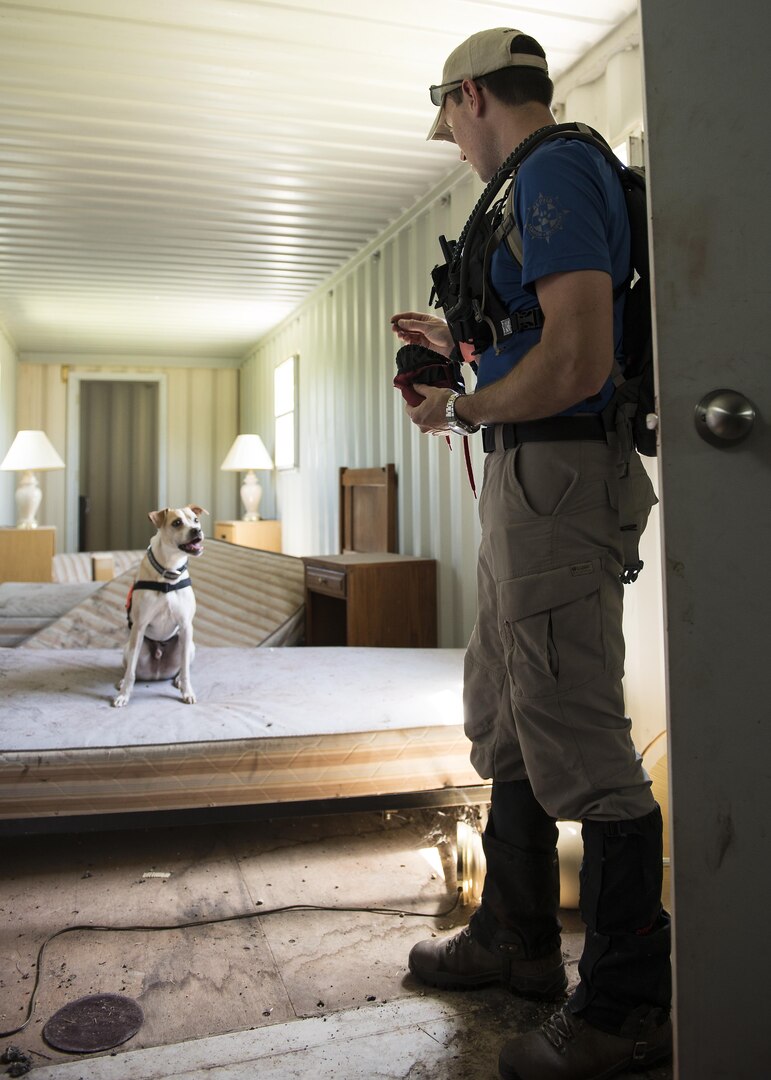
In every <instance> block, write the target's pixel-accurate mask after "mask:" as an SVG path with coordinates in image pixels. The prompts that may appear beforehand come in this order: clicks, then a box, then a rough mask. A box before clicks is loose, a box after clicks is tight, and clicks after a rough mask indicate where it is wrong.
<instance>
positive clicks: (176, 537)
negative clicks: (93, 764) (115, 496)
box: [113, 506, 207, 708]
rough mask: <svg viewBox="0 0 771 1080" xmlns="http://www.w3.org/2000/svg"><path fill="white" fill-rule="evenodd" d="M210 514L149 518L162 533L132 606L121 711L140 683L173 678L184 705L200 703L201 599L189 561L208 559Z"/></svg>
mask: <svg viewBox="0 0 771 1080" xmlns="http://www.w3.org/2000/svg"><path fill="white" fill-rule="evenodd" d="M206 513H207V511H206V510H204V509H203V508H202V507H200V506H185V507H183V508H182V509H181V510H173V509H168V508H167V509H165V510H153V511H151V512H150V513H149V514H148V515H147V516H148V517H149V518H150V521H152V523H153V525H155V527H156V528H157V530H158V532H157V533H156V534H155V536H154V537H153V538H152V540H151V541H150V545H149V547H148V548H147V554H146V555H145V557H144V558H143V559H142V562H141V563H140V564H139V570H138V573H137V578H136V581H135V582H134V584H133V585H132V587H131V591H130V592H129V595H128V600H127V601H126V610H127V613H128V620H129V627H130V628H131V633H130V635H129V640H128V644H127V645H126V649H125V651H124V654H123V660H124V663H125V671H124V674H123V678H122V679H121V681H120V682H119V683H118V687H117V689H118V696H117V697H116V698H115V700H114V701H113V705H115V706H117V707H118V708H120V707H121V706H122V705H128V701H129V698H130V697H131V691H132V689H133V688H134V682H135V681H136V679H137V678H139V679H141V680H151V681H155V680H160V679H173V680H174V685H175V686H176V688H177V689H178V690H179V691H181V693H182V700H183V701H184V702H185V703H186V704H188V705H194V704H195V694H194V693H193V688H192V686H191V685H190V664H191V662H192V659H193V655H194V653H195V647H194V645H193V616H194V615H195V596H194V595H193V590H192V587H191V582H190V574H189V573H188V571H187V560H188V556H189V555H193V556H198V555H202V554H203V532H202V531H201V524H200V521H199V518H200V516H201V514H206Z"/></svg>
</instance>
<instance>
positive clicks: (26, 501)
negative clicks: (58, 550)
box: [16, 471, 43, 529]
mask: <svg viewBox="0 0 771 1080" xmlns="http://www.w3.org/2000/svg"><path fill="white" fill-rule="evenodd" d="M42 498H43V492H42V491H41V490H40V484H38V482H37V477H36V476H35V474H34V473H33V472H29V471H27V472H23V473H22V474H21V479H20V480H19V486H18V487H17V488H16V527H17V528H19V529H36V528H37V520H36V517H35V515H36V514H37V512H38V508H39V507H40V501H41V499H42Z"/></svg>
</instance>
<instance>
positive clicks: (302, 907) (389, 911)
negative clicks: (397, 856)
mask: <svg viewBox="0 0 771 1080" xmlns="http://www.w3.org/2000/svg"><path fill="white" fill-rule="evenodd" d="M460 896H461V889H460V888H459V889H458V891H457V893H456V895H455V903H454V904H453V905H452V907H449V908H447V910H446V911H403V910H401V909H400V908H386V907H382V908H380V907H326V906H324V905H323V904H287V905H286V906H284V907H276V908H267V909H265V910H264V911H244V912H241V913H240V914H238V915H222V916H219V917H218V918H216V919H199V920H195V921H193V922H183V923H171V924H170V925H168V926H97V925H95V924H93V923H83V924H79V925H77V926H65V927H63V928H62V929H61V930H56V931H55V932H54V933H53V934H49V935H48V937H47V938H46V939H45V941H44V942H43V944H42V945H41V946H40V948H39V949H38V953H37V961H36V964H35V984H34V986H33V987H32V995H31V997H30V999H29V1006H28V1008H27V1019H26V1020H25V1021H24V1023H23V1024H22V1025H21V1027H17V1028H13V1029H12V1030H11V1031H0V1039H5V1038H7V1037H8V1036H9V1035H18V1033H19V1032H20V1031H24V1028H25V1027H26V1026H27V1024H28V1023H29V1022H30V1020H31V1019H32V1016H33V1013H34V1011H35V1001H36V999H37V992H38V989H39V987H40V973H41V968H42V962H43V953H44V952H45V950H46V946H47V945H49V944H50V942H52V941H53V940H54V938H58V937H61V936H62V935H63V934H74V933H75V931H76V930H96V931H102V932H104V931H107V932H109V933H115V934H120V933H125V932H126V931H128V930H131V931H133V932H134V933H136V931H138V930H141V931H158V930H190V929H192V928H194V927H198V926H214V925H215V924H217V923H228V922H239V921H243V920H244V919H262V918H264V917H265V916H266V915H279V914H281V913H282V912H284V911H341V912H349V913H350V912H354V913H359V914H365V915H398V916H400V917H402V918H403V917H404V916H405V915H407V916H412V917H414V918H419V919H444V918H446V917H447V916H448V915H452V913H453V911H455V909H456V908H457V906H458V903H459V901H460Z"/></svg>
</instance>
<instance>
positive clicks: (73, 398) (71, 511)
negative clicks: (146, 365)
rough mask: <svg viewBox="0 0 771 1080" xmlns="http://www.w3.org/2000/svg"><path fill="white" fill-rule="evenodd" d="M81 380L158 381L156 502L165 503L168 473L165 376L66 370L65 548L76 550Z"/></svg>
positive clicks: (133, 372) (147, 373)
mask: <svg viewBox="0 0 771 1080" xmlns="http://www.w3.org/2000/svg"><path fill="white" fill-rule="evenodd" d="M84 382H143V383H148V382H153V383H157V384H158V430H157V439H156V455H155V457H156V462H157V467H158V474H157V477H156V482H157V485H158V505H159V506H165V505H166V502H167V498H166V477H167V473H168V469H167V462H168V437H167V431H168V424H167V416H166V413H167V397H168V394H167V384H166V376H165V375H164V374H162V373H158V372H146V373H145V372H141V371H130V372H129V371H115V372H112V371H79V372H70V374H69V377H68V379H67V459H66V460H67V461H68V462H69V467H68V468H67V491H66V494H65V520H66V534H67V537H66V539H67V546H66V548H65V550H66V551H77V550H78V495H79V489H80V386H81V383H84Z"/></svg>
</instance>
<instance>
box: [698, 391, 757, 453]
mask: <svg viewBox="0 0 771 1080" xmlns="http://www.w3.org/2000/svg"><path fill="white" fill-rule="evenodd" d="M694 422H695V424H696V430H697V431H698V433H699V435H701V437H702V439H704V440H705V441H706V442H708V443H711V444H712V445H713V446H721V447H726V446H733V445H735V444H736V443H739V442H741V441H742V439H746V438H747V436H748V435H749V433H750V432H751V431H752V425H753V424H754V423H755V406H754V405H753V404H752V402H751V401H750V400H749V398H746V397H745V396H744V394H739V393H737V391H736V390H712V391H711V392H710V393H709V394H705V395H704V397H703V398H702V399H701V401H700V402H699V404H698V405H697V406H696V414H695V416H694Z"/></svg>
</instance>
